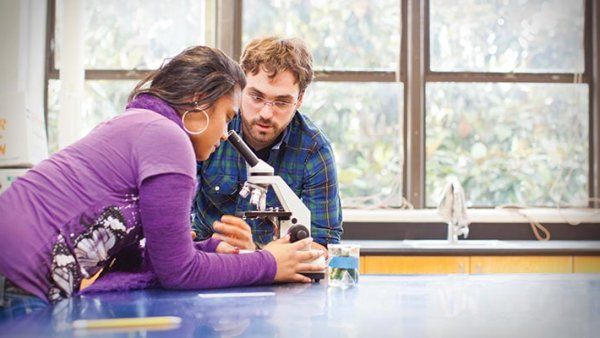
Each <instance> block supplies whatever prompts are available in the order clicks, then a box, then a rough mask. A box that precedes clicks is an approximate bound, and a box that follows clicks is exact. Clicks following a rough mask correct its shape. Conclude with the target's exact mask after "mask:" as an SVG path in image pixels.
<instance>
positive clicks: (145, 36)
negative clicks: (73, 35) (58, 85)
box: [55, 0, 205, 69]
mask: <svg viewBox="0 0 600 338" xmlns="http://www.w3.org/2000/svg"><path fill="white" fill-rule="evenodd" d="M61 3H62V1H61V0H59V1H58V2H57V11H56V14H57V18H56V42H57V48H56V53H55V56H56V67H57V68H60V44H61V41H60V40H61V39H60V37H61V31H62V24H61V22H62V17H61V15H62V14H61V10H60V8H61V6H62V4H61ZM204 6H205V4H204V0H181V1H178V2H177V4H174V3H173V2H171V1H163V0H127V1H123V0H103V1H97V0H86V1H85V4H84V12H85V13H84V15H85V18H84V22H85V26H84V27H82V28H83V29H84V32H85V33H84V39H85V43H84V48H85V50H84V59H85V63H84V65H85V68H86V69H155V68H158V67H159V66H160V65H161V63H162V62H163V60H164V59H165V58H168V57H172V56H175V55H177V54H178V53H179V52H181V51H182V50H183V49H184V48H187V47H190V46H194V45H201V44H204Z"/></svg>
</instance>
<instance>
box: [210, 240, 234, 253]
mask: <svg viewBox="0 0 600 338" xmlns="http://www.w3.org/2000/svg"><path fill="white" fill-rule="evenodd" d="M215 252H216V253H220V254H239V253H240V248H236V247H235V246H232V245H229V244H228V243H225V242H221V243H219V245H217V249H216V250H215Z"/></svg>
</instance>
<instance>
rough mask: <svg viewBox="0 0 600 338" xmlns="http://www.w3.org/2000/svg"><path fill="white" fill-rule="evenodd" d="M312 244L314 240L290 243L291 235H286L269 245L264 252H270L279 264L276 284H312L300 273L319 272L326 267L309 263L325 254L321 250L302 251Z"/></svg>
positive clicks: (306, 239)
mask: <svg viewBox="0 0 600 338" xmlns="http://www.w3.org/2000/svg"><path fill="white" fill-rule="evenodd" d="M311 242H312V238H310V237H309V238H305V239H302V240H299V241H297V242H294V243H290V235H285V236H284V237H283V238H280V239H278V240H276V241H273V242H271V243H269V244H267V245H266V246H265V247H264V248H263V250H265V251H269V252H270V253H271V254H272V255H273V256H274V257H275V261H276V262H277V273H276V274H275V281H276V282H302V283H310V282H311V279H310V278H308V277H306V276H304V275H302V274H300V272H301V271H302V272H319V271H323V270H324V269H325V267H324V266H320V265H316V264H310V263H309V262H310V261H312V260H314V259H316V258H318V257H319V256H321V255H322V254H323V251H321V250H315V251H301V249H302V248H304V247H305V246H307V245H308V244H310V243H311Z"/></svg>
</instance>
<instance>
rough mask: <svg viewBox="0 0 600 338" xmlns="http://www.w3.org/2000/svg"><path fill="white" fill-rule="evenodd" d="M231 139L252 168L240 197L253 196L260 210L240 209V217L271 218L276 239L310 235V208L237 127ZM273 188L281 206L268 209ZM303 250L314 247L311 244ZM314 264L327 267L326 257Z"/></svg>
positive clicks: (320, 274) (318, 274) (322, 274)
mask: <svg viewBox="0 0 600 338" xmlns="http://www.w3.org/2000/svg"><path fill="white" fill-rule="evenodd" d="M227 140H228V141H229V142H230V143H231V144H232V145H233V147H234V148H235V149H236V150H237V151H238V153H239V154H240V155H241V156H242V157H243V158H244V160H246V163H248V167H249V168H248V178H247V180H246V183H244V186H243V187H242V190H240V196H242V197H243V198H246V197H248V195H250V204H251V205H254V206H256V209H257V210H256V211H243V212H239V213H238V214H237V216H239V217H241V218H265V219H268V220H270V221H271V223H272V224H273V226H274V229H275V238H280V237H281V236H282V235H285V234H289V235H290V242H296V241H299V240H301V239H304V238H307V237H309V236H310V225H311V221H310V210H309V209H308V208H307V207H306V205H304V203H302V201H301V200H300V198H299V197H298V196H296V194H295V193H294V192H293V191H292V189H290V187H289V186H288V185H287V184H286V183H285V181H284V180H283V179H282V178H281V177H280V176H277V175H275V171H274V169H273V167H271V166H270V165H268V164H267V163H265V162H264V161H262V160H260V159H259V158H258V157H257V156H256V155H255V154H254V153H253V152H252V150H251V149H250V148H249V147H248V145H246V143H245V142H244V141H243V140H242V138H241V137H240V136H239V135H238V134H237V133H236V132H235V130H230V131H229V133H228V137H227ZM269 187H271V188H273V191H274V192H275V196H276V197H277V199H278V200H279V203H280V204H281V208H278V207H277V208H274V207H269V208H267V206H266V201H267V191H268V189H269ZM302 250H306V251H309V250H311V249H310V244H309V245H307V246H306V247H304V248H303V249H302ZM310 263H311V264H317V265H322V266H325V258H324V257H323V256H320V257H319V258H317V259H315V260H314V261H312V262H310ZM300 273H301V274H302V275H304V276H307V277H308V278H311V279H314V280H315V281H317V282H318V281H319V280H321V279H323V278H324V277H325V271H319V272H300Z"/></svg>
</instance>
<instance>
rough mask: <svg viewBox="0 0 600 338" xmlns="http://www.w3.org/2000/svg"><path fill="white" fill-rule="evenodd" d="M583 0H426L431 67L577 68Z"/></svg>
mask: <svg viewBox="0 0 600 338" xmlns="http://www.w3.org/2000/svg"><path fill="white" fill-rule="evenodd" d="M583 2H584V1H583V0H577V1H564V0H492V1H479V0H457V1H453V2H452V6H449V3H448V2H447V1H444V0H431V3H430V18H431V21H430V39H431V42H430V48H431V69H432V70H434V71H481V72H485V71H490V72H536V73H553V72H556V73H583V71H584V55H583V54H584V52H583V21H584V16H583V12H584V4H583Z"/></svg>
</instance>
